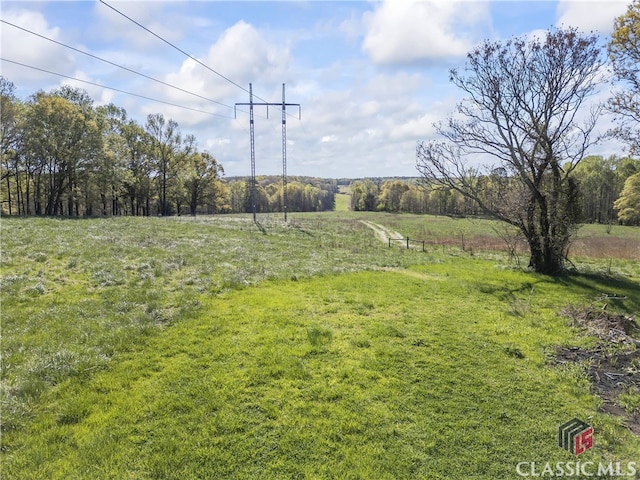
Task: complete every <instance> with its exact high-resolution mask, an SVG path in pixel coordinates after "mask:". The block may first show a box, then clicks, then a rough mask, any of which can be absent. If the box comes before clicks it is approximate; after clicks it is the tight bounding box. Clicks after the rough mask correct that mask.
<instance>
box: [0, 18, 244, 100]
mask: <svg viewBox="0 0 640 480" xmlns="http://www.w3.org/2000/svg"><path fill="white" fill-rule="evenodd" d="M0 22H2V23H4V24H7V25H10V26H12V27H14V28H17V29H19V30H22V31H24V32H27V33H29V34H31V35H35V36H36V37H39V38H42V39H44V40H47V41H49V42H52V43H55V44H57V45H60V46H62V47H65V48H68V49H70V50H73V51H75V52H78V53H81V54H83V55H86V56H88V57H91V58H94V59H96V60H100V61H101V62H104V63H107V64H109V65H113V66H114V67H118V68H121V69H122V70H126V71H127V72H131V73H133V74H135V75H139V76H141V77H144V78H147V79H149V80H152V81H154V82H157V83H160V84H162V85H165V86H167V87H171V88H174V89H176V90H179V91H181V92H184V93H187V94H189V95H193V96H194V97H198V98H201V99H203V100H206V101H208V102H211V103H215V104H217V105H221V106H223V107H226V108H229V109H231V110H234V107H233V106H231V105H227V104H225V103H222V102H219V101H217V100H213V99H211V98H207V97H204V96H202V95H199V94H197V93H194V92H190V91H189V90H185V89H184V88H181V87H178V86H176V85H172V84H170V83H168V82H165V81H163V80H159V79H157V78H154V77H151V76H149V75H146V74H144V73H141V72H138V71H136V70H133V69H131V68H129V67H125V66H123V65H119V64H117V63H115V62H111V61H110V60H106V59H104V58H101V57H99V56H97V55H94V54H92V53H89V52H86V51H84V50H80V49H78V48H75V47H73V46H71V45H67V44H66V43H62V42H60V41H58V40H54V39H53V38H49V37H46V36H44V35H41V34H39V33H36V32H33V31H31V30H29V29H27V28H24V27H21V26H19V25H15V24H13V23H11V22H7V21H6V20H2V19H0Z"/></svg>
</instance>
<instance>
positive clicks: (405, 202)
mask: <svg viewBox="0 0 640 480" xmlns="http://www.w3.org/2000/svg"><path fill="white" fill-rule="evenodd" d="M502 173H503V172H499V171H496V172H494V173H493V174H492V175H488V176H485V177H482V178H481V179H480V181H481V182H482V183H484V185H483V186H481V187H483V188H479V190H480V191H483V192H484V199H485V202H486V203H487V204H489V205H491V203H492V199H491V198H490V197H491V195H495V192H496V191H498V190H501V189H506V188H508V187H509V184H510V183H511V182H512V180H511V179H509V178H508V177H505V176H504V175H502ZM572 176H573V178H574V179H575V181H576V185H577V187H578V189H577V190H578V193H577V195H578V196H577V199H578V201H577V202H576V208H577V209H578V215H579V218H580V219H581V221H583V222H585V223H605V224H606V223H617V222H620V223H625V224H630V225H638V224H639V223H640V185H638V186H636V185H637V184H640V160H638V159H631V158H618V157H615V156H612V157H609V158H604V157H602V156H589V157H585V158H584V159H583V160H582V161H581V162H580V164H579V165H578V166H577V168H576V169H575V170H574V172H573V173H572ZM632 177H633V178H632ZM636 199H637V200H636ZM351 209H352V210H357V211H386V212H407V213H422V214H424V213H427V214H432V215H451V216H473V215H479V214H481V213H482V209H481V208H480V207H479V205H478V204H477V203H476V202H474V201H472V200H471V199H469V198H468V197H465V196H463V195H462V194H460V193H459V192H457V191H456V190H454V189H451V188H445V187H443V186H438V185H427V184H424V183H423V182H421V181H420V180H418V179H387V180H383V179H361V180H357V181H354V182H352V183H351Z"/></svg>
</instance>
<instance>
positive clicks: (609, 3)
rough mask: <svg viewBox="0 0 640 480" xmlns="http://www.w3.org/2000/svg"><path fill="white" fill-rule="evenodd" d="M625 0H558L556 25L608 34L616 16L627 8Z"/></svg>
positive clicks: (611, 29)
mask: <svg viewBox="0 0 640 480" xmlns="http://www.w3.org/2000/svg"><path fill="white" fill-rule="evenodd" d="M628 3H629V2H628V1H627V0H600V1H587V0H582V1H577V0H560V1H559V2H558V7H557V9H556V17H557V21H556V25H558V26H564V27H569V26H571V27H576V28H578V29H580V30H583V31H598V32H600V33H604V34H609V33H611V32H612V31H613V22H614V20H615V18H616V17H618V16H620V15H622V14H623V13H624V12H625V11H626V10H627V4H628Z"/></svg>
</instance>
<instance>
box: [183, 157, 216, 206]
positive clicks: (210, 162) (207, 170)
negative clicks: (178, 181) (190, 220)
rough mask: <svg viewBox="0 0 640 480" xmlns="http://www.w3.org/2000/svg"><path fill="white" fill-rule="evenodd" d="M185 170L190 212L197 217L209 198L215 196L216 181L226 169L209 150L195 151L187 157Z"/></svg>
mask: <svg viewBox="0 0 640 480" xmlns="http://www.w3.org/2000/svg"><path fill="white" fill-rule="evenodd" d="M184 172H185V173H184V188H185V190H186V193H187V203H188V205H189V212H190V213H191V215H193V216H194V217H195V215H196V210H197V209H198V207H199V206H201V205H204V203H205V202H206V200H207V198H209V199H211V198H215V189H216V183H217V182H218V181H219V179H220V177H221V175H222V174H223V173H224V170H223V169H222V166H221V165H220V164H219V163H218V162H217V161H216V159H215V158H214V157H213V155H211V154H210V153H209V152H202V153H199V152H195V153H192V154H191V155H189V156H188V157H187V159H186V162H185V169H184Z"/></svg>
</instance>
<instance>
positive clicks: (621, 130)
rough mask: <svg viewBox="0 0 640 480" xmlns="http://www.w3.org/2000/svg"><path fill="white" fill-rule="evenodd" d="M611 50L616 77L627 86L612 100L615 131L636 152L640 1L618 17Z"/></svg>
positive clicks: (639, 113) (639, 125)
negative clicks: (615, 122)
mask: <svg viewBox="0 0 640 480" xmlns="http://www.w3.org/2000/svg"><path fill="white" fill-rule="evenodd" d="M608 51H609V58H610V59H611V63H612V65H613V72H614V76H615V78H616V80H618V81H619V82H620V83H622V84H623V85H624V88H622V89H620V90H617V91H615V92H614V94H613V97H612V98H611V99H610V100H609V108H610V109H611V110H612V111H613V112H614V113H615V114H616V118H617V123H618V127H617V128H616V129H615V130H614V133H615V134H616V136H617V137H618V138H620V139H621V140H623V141H624V142H625V143H627V144H628V145H629V147H630V151H631V153H632V154H635V153H638V152H640V0H634V1H633V2H632V3H631V4H630V5H629V7H628V8H627V12H626V13H625V14H624V15H621V16H620V17H618V18H617V19H616V20H615V24H614V31H613V34H612V36H611V41H610V42H609V45H608Z"/></svg>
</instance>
